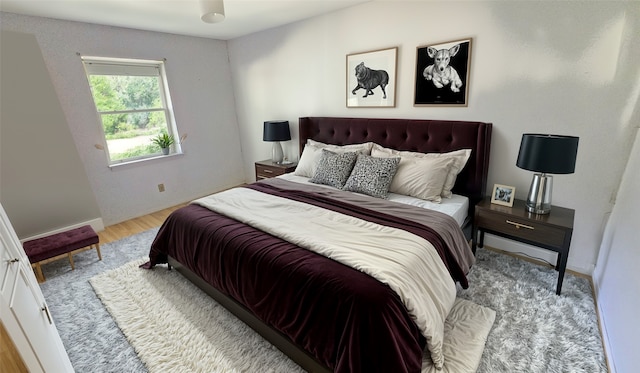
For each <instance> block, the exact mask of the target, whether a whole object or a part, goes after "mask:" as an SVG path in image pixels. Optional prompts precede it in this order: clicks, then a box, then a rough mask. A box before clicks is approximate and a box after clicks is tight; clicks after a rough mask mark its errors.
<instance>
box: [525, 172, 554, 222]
mask: <svg viewBox="0 0 640 373" xmlns="http://www.w3.org/2000/svg"><path fill="white" fill-rule="evenodd" d="M552 186H553V176H550V175H547V174H544V173H542V174H534V175H533V180H532V181H531V187H530V188H529V195H528V197H527V203H526V209H527V211H529V212H531V213H534V214H539V215H545V214H548V213H550V212H551V188H552Z"/></svg>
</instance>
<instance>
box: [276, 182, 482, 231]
mask: <svg viewBox="0 0 640 373" xmlns="http://www.w3.org/2000/svg"><path fill="white" fill-rule="evenodd" d="M278 178H281V179H284V180H287V181H292V182H296V183H303V184H311V185H316V186H322V187H326V188H331V189H336V188H334V187H332V186H328V185H321V184H314V183H311V182H309V178H308V177H304V176H297V175H294V174H293V173H289V174H284V175H280V176H278ZM387 199H388V200H389V201H393V202H398V203H404V204H407V205H412V206H416V207H422V208H425V209H429V210H435V211H439V212H442V213H444V214H447V215H449V216H451V217H452V218H454V219H455V221H456V222H457V223H458V225H459V226H462V225H463V223H464V221H465V219H466V218H467V215H468V212H469V198H467V197H465V196H461V195H458V194H454V195H453V196H452V197H451V198H443V199H442V202H440V203H435V202H431V201H425V200H423V199H419V198H415V197H411V196H405V195H402V194H396V193H389V197H388V198H387Z"/></svg>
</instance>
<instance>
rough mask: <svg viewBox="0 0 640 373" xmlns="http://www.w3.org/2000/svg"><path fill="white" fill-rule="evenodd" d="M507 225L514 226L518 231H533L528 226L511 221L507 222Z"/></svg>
mask: <svg viewBox="0 0 640 373" xmlns="http://www.w3.org/2000/svg"><path fill="white" fill-rule="evenodd" d="M507 224H511V225H515V226H516V229H520V228H527V229H535V228H534V227H532V226H530V225H526V224H520V223H516V222H515V221H511V220H507Z"/></svg>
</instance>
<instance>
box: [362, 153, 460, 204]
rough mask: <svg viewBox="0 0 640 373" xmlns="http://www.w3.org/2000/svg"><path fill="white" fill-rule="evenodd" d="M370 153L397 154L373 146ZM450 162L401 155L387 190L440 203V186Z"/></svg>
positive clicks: (451, 160) (448, 160)
mask: <svg viewBox="0 0 640 373" xmlns="http://www.w3.org/2000/svg"><path fill="white" fill-rule="evenodd" d="M371 155H372V156H373V157H378V158H390V157H396V156H397V155H393V154H389V153H388V152H381V151H378V150H376V149H375V148H374V149H373V150H372V151H371ZM452 163H453V159H451V158H433V157H432V158H418V157H406V156H405V157H401V158H400V163H399V164H398V169H397V170H396V174H395V176H394V177H393V180H392V181H391V185H390V186H389V191H390V192H392V193H397V194H403V195H405V196H411V197H416V198H420V199H423V200H425V201H431V202H435V203H440V202H441V201H442V198H441V197H442V196H441V194H442V188H443V186H444V183H445V181H446V179H447V175H448V174H449V169H450V168H451V164H452Z"/></svg>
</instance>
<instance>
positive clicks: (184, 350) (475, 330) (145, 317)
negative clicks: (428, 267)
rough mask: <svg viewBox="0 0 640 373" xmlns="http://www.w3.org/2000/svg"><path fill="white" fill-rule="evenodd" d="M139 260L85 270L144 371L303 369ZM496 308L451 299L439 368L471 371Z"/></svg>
mask: <svg viewBox="0 0 640 373" xmlns="http://www.w3.org/2000/svg"><path fill="white" fill-rule="evenodd" d="M145 261H146V259H139V260H135V261H133V262H130V263H128V264H126V265H124V266H122V267H119V268H116V269H113V270H111V271H107V272H104V273H102V274H100V275H97V276H95V277H92V278H91V280H90V282H91V285H92V286H93V288H94V290H95V292H96V294H97V295H98V297H99V298H100V300H101V301H102V303H103V304H104V305H105V307H106V309H107V310H108V311H109V313H110V314H111V315H112V316H113V318H114V319H115V321H116V323H117V324H118V327H119V328H120V329H121V330H122V332H123V333H124V335H125V336H126V337H127V339H128V340H129V343H130V344H131V345H132V346H133V348H134V349H135V351H136V353H137V354H138V356H139V357H140V359H141V360H142V361H143V362H144V364H145V365H146V367H147V368H148V370H149V371H150V372H154V373H155V372H302V371H303V370H302V369H301V368H300V367H299V366H298V365H297V364H295V363H294V362H293V361H291V360H290V359H289V358H288V357H287V356H285V355H284V354H283V353H282V352H280V350H278V349H277V348H275V347H274V346H272V345H271V344H270V343H269V342H267V341H266V340H265V339H264V338H262V336H260V335H259V334H258V333H256V332H255V331H253V329H251V328H250V327H249V326H247V325H245V324H244V323H243V322H242V321H240V320H238V319H237V318H236V317H235V316H234V315H233V314H231V313H230V312H229V311H227V310H226V309H225V308H224V307H222V306H221V305H219V304H218V303H217V302H215V301H214V300H213V299H211V298H210V297H209V296H208V295H207V294H205V293H204V292H202V291H201V290H200V289H198V288H197V287H196V286H195V285H193V284H192V283H191V282H189V281H188V280H187V279H186V278H184V277H183V276H182V275H180V274H179V273H178V272H177V271H175V270H172V271H168V270H166V269H165V268H163V267H157V268H156V269H154V270H142V269H139V268H138V266H139V265H140V264H142V263H144V262H145ZM494 320H495V312H494V311H493V310H491V309H489V308H487V307H483V306H480V305H477V304H475V303H473V302H470V301H468V300H463V299H460V298H458V299H457V300H456V304H455V305H454V308H453V310H452V312H451V313H450V316H449V318H448V319H447V323H446V325H445V341H444V342H445V344H444V352H445V362H446V363H445V367H444V369H443V370H440V371H437V370H436V369H435V367H433V365H432V364H431V360H430V358H429V357H428V355H427V354H425V355H424V358H423V369H422V371H423V372H424V373H432V372H436V371H437V372H440V373H447V372H451V373H453V372H455V373H464V372H475V371H476V369H477V367H478V364H479V362H480V359H481V357H482V351H483V349H484V346H485V342H486V339H487V336H488V334H489V331H490V330H491V326H492V325H493V322H494Z"/></svg>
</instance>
